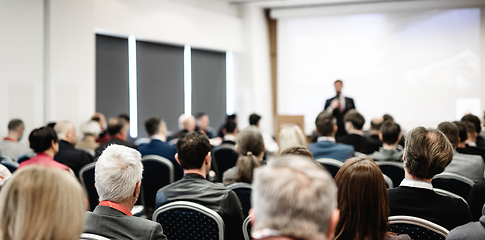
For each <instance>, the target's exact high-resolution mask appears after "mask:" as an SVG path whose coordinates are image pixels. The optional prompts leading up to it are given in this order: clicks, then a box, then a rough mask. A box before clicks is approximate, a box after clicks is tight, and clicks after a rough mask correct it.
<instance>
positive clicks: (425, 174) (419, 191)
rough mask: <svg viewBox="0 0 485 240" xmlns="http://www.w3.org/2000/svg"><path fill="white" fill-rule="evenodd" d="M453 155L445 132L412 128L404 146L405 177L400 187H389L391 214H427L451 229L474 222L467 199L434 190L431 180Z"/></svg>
mask: <svg viewBox="0 0 485 240" xmlns="http://www.w3.org/2000/svg"><path fill="white" fill-rule="evenodd" d="M452 159H453V146H452V145H451V143H450V141H449V140H448V138H446V136H445V135H444V134H443V133H442V132H440V131H438V130H435V129H426V128H424V127H417V128H415V129H413V130H411V132H409V134H408V136H407V137H406V148H405V149H404V157H403V160H404V172H405V178H404V180H403V181H402V182H401V185H399V187H397V188H393V189H389V190H388V194H389V209H390V210H391V214H390V215H391V216H396V215H407V216H413V217H419V218H423V219H425V220H428V221H430V222H433V223H436V224H438V225H440V226H442V227H444V228H446V229H448V230H451V229H453V228H455V227H457V226H460V225H463V224H465V223H468V222H470V221H471V215H470V210H469V209H468V206H467V205H466V203H464V202H463V201H462V200H461V199H457V198H451V197H447V196H442V195H439V194H437V193H435V192H434V191H433V185H432V184H431V180H432V179H433V177H434V176H435V175H436V174H439V173H442V172H443V170H444V169H445V167H446V166H448V164H450V162H451V160H452Z"/></svg>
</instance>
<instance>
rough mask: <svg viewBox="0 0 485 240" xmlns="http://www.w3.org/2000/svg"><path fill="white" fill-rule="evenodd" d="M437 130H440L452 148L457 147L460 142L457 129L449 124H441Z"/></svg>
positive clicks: (452, 124)
mask: <svg viewBox="0 0 485 240" xmlns="http://www.w3.org/2000/svg"><path fill="white" fill-rule="evenodd" d="M438 130H440V131H441V132H442V133H443V134H445V136H446V137H447V138H448V140H450V142H451V145H452V146H453V148H456V147H457V146H458V143H459V141H460V136H459V132H458V127H457V126H456V125H455V124H454V123H451V122H442V123H440V124H439V125H438Z"/></svg>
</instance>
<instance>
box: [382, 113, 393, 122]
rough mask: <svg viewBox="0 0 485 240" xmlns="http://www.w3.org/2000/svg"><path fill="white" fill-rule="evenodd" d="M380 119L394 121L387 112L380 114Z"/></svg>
mask: <svg viewBox="0 0 485 240" xmlns="http://www.w3.org/2000/svg"><path fill="white" fill-rule="evenodd" d="M382 119H383V120H384V121H388V120H391V121H394V118H393V117H392V116H391V115H389V114H384V115H383V116H382Z"/></svg>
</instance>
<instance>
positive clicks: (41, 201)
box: [0, 166, 86, 240]
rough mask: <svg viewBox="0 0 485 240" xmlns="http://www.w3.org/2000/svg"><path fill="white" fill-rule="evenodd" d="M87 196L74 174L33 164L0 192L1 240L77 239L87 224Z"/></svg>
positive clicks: (16, 174) (19, 173) (20, 171)
mask: <svg viewBox="0 0 485 240" xmlns="http://www.w3.org/2000/svg"><path fill="white" fill-rule="evenodd" d="M85 211H86V198H85V196H84V192H83V189H82V187H81V184H79V182H78V181H77V180H76V178H75V177H74V176H72V175H71V174H69V173H67V172H65V171H61V170H58V169H55V168H48V167H43V166H29V167H25V168H22V169H21V170H18V171H17V172H15V174H14V176H13V177H12V178H10V180H9V181H8V182H7V183H6V184H5V185H4V186H3V188H2V190H1V191H0V216H2V217H0V239H3V240H14V239H19V240H20V239H22V240H37V239H51V240H65V239H70V240H75V239H79V236H80V235H81V233H82V230H83V226H84V212H85Z"/></svg>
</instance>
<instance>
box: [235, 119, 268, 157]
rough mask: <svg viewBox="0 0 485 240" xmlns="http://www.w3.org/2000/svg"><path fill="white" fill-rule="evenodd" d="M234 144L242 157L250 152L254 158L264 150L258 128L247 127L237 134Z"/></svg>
mask: <svg viewBox="0 0 485 240" xmlns="http://www.w3.org/2000/svg"><path fill="white" fill-rule="evenodd" d="M236 144H237V146H238V148H239V152H240V153H241V154H242V155H247V153H248V152H251V153H252V154H253V155H254V156H259V155H260V154H261V153H262V152H263V150H264V141H263V135H262V134H261V131H260V130H259V128H257V127H255V126H249V127H247V128H245V129H243V130H242V131H241V132H239V133H238V135H237V139H236Z"/></svg>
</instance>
